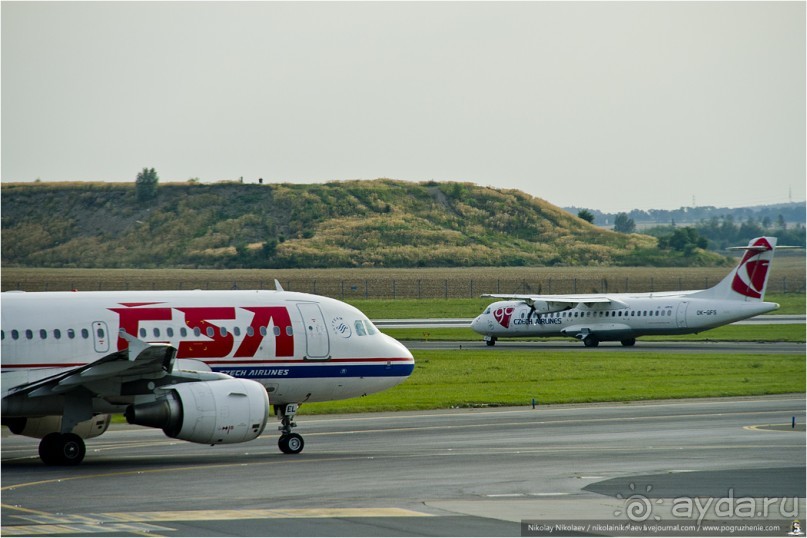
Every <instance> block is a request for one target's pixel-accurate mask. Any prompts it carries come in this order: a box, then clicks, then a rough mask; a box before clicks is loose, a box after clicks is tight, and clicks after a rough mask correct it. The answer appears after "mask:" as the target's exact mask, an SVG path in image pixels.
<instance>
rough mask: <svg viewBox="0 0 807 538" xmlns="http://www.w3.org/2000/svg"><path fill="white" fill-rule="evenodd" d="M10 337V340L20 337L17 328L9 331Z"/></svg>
mask: <svg viewBox="0 0 807 538" xmlns="http://www.w3.org/2000/svg"><path fill="white" fill-rule="evenodd" d="M11 338H12V340H19V339H20V332H19V331H18V330H17V329H14V330H13V331H11Z"/></svg>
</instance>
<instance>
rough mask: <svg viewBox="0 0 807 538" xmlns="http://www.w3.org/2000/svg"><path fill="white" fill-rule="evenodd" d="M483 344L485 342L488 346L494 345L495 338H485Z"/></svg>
mask: <svg viewBox="0 0 807 538" xmlns="http://www.w3.org/2000/svg"><path fill="white" fill-rule="evenodd" d="M485 344H486V345H487V346H488V347H493V346H495V345H496V339H495V338H493V337H491V338H490V339H489V340H485Z"/></svg>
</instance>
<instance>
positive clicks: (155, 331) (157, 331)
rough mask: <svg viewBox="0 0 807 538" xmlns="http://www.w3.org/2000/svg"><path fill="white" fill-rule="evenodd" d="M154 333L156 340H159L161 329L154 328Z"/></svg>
mask: <svg viewBox="0 0 807 538" xmlns="http://www.w3.org/2000/svg"><path fill="white" fill-rule="evenodd" d="M153 332H154V338H159V337H160V329H158V328H157V327H154V331H153Z"/></svg>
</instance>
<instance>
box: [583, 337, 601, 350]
mask: <svg viewBox="0 0 807 538" xmlns="http://www.w3.org/2000/svg"><path fill="white" fill-rule="evenodd" d="M583 345H584V346H586V347H597V346H598V345H600V341H599V340H597V337H595V336H592V335H590V334H589V335H588V336H586V337H585V338H583Z"/></svg>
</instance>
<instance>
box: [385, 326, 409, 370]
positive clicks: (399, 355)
mask: <svg viewBox="0 0 807 538" xmlns="http://www.w3.org/2000/svg"><path fill="white" fill-rule="evenodd" d="M381 336H383V337H384V341H385V345H384V347H385V350H386V352H387V354H388V356H389V358H393V359H407V361H408V362H411V363H412V364H415V357H414V356H413V355H412V352H411V351H409V348H407V347H406V346H405V345H403V344H402V343H400V342H399V341H397V340H396V339H395V338H393V337H391V336H388V335H386V334H384V333H381Z"/></svg>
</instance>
